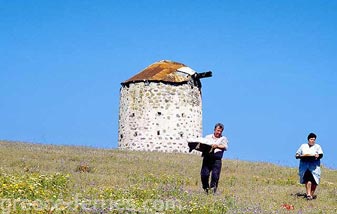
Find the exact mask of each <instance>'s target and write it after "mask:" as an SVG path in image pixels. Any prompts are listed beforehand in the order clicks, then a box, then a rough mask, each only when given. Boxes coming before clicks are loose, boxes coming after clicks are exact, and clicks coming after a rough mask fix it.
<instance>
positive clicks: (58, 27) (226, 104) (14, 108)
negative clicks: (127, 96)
mask: <svg viewBox="0 0 337 214" xmlns="http://www.w3.org/2000/svg"><path fill="white" fill-rule="evenodd" d="M336 11H337V1H324V0H321V1H318V0H316V1H313V0H283V1H271V0H260V1H253V0H252V1H243V0H242V1H241V0H235V1H226V0H224V1H218V0H214V1H200V0H194V1H187V0H179V1H178V0H177V1H175V0H171V1H168V0H166V1H165V0H137V1H127V0H114V1H108V0H98V1H88V0H81V1H65V0H59V1H42V0H34V1H31V0H28V1H23V0H21V1H19V0H11V1H8V0H7V1H5V0H0V81H1V84H0V118H1V119H0V139H2V140H13V141H23V142H35V143H47V144H58V145H83V146H93V147H102V148H117V133H118V108H119V89H120V87H121V85H120V83H121V82H123V81H124V80H126V79H128V78H130V77H132V76H133V75H135V74H136V73H138V72H139V71H141V70H142V69H144V68H145V67H147V66H148V65H150V64H152V63H154V62H156V61H159V60H163V59H167V60H173V61H177V62H181V63H184V64H186V65H188V66H190V67H191V68H193V69H194V70H196V71H198V72H205V71H209V70H211V71H213V77H211V78H207V79H202V94H203V128H204V133H203V134H204V135H206V134H208V133H212V131H213V125H214V124H215V123H216V122H218V121H219V122H223V123H224V124H225V132H224V134H225V135H226V136H227V137H228V138H229V141H230V148H229V151H228V152H226V153H225V156H224V157H225V158H230V159H239V160H248V161H263V162H272V163H276V164H281V165H287V166H297V164H298V161H297V160H295V159H294V153H295V152H296V150H297V148H298V147H299V146H300V145H301V144H302V143H306V142H307V141H306V137H307V135H308V133H309V132H315V133H316V134H317V135H318V138H317V143H319V144H320V145H321V146H322V148H323V151H324V153H325V156H324V158H323V160H322V162H323V164H324V165H325V166H328V167H330V168H337V162H336V158H335V157H334V154H336V153H337V147H336V145H334V144H335V142H334V141H335V139H334V138H335V133H336V129H337V125H336V124H337V123H336V121H337V113H336V109H337V59H336V57H337V54H336V51H337V26H336V23H335V20H337V17H336V16H337V14H336Z"/></svg>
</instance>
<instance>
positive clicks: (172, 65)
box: [122, 60, 196, 84]
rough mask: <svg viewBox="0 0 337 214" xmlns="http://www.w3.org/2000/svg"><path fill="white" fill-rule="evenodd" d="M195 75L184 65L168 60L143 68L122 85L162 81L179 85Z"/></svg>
mask: <svg viewBox="0 0 337 214" xmlns="http://www.w3.org/2000/svg"><path fill="white" fill-rule="evenodd" d="M194 73H196V72H195V71H194V70H193V69H191V68H189V67H187V66H186V65H184V64H182V63H179V62H173V61H169V60H162V61H159V62H156V63H153V64H152V65H150V66H148V67H147V68H145V69H144V70H143V71H141V72H139V73H138V74H136V75H135V76H133V77H131V78H130V79H128V80H126V81H124V82H123V83H122V84H127V83H130V82H138V81H164V82H173V83H180V82H185V81H188V80H189V79H190V78H191V75H192V74H194Z"/></svg>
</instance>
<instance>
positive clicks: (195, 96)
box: [118, 60, 212, 153]
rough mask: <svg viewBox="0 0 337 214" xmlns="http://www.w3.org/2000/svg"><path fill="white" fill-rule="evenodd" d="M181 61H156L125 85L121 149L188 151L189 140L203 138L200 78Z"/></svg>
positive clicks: (200, 75) (119, 140)
mask: <svg viewBox="0 0 337 214" xmlns="http://www.w3.org/2000/svg"><path fill="white" fill-rule="evenodd" d="M210 76H212V72H205V73H197V72H195V71H194V70H193V69H191V68H189V67H187V66H186V65H184V64H182V63H178V62H172V61H168V60H163V61H159V62H156V63H154V64H152V65H150V66H148V67H147V68H145V69H144V70H143V71H141V72H139V73H138V74H136V75H135V76H133V77H131V78H130V79H128V80H126V81H124V82H122V83H121V85H122V87H121V89H120V106H119V129H118V147H119V148H120V149H127V150H137V151H161V152H183V153H186V152H188V146H187V143H186V139H187V138H195V137H201V136H202V99H201V82H200V79H201V78H204V77H210Z"/></svg>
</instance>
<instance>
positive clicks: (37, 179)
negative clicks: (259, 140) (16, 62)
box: [0, 141, 337, 213]
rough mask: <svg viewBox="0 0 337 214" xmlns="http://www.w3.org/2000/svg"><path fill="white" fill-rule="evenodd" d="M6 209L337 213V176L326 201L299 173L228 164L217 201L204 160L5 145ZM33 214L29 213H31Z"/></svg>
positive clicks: (326, 179)
mask: <svg viewBox="0 0 337 214" xmlns="http://www.w3.org/2000/svg"><path fill="white" fill-rule="evenodd" d="M0 148H1V149H0V164H1V165H0V198H1V203H0V210H1V211H2V212H7V213H30V212H31V213H337V209H336V207H337V199H336V198H337V197H336V196H337V171H334V170H329V169H326V168H324V167H323V169H322V180H321V184H320V186H319V187H318V190H317V194H318V198H317V199H316V200H313V201H306V200H305V199H303V198H300V197H296V196H293V194H296V193H297V192H304V187H303V186H302V185H300V184H299V183H298V176H297V169H296V168H287V167H281V166H277V165H273V164H269V163H253V162H243V161H238V160H227V159H224V160H223V169H222V174H221V179H220V183H219V191H218V193H217V194H216V195H205V194H204V193H203V191H202V190H201V187H200V186H201V184H200V176H199V174H200V166H201V160H202V159H201V157H200V156H199V155H192V154H165V153H156V152H151V153H150V152H130V151H120V150H108V149H94V148H86V147H71V146H52V145H40V144H26V143H14V142H1V141H0ZM27 211H28V212H27Z"/></svg>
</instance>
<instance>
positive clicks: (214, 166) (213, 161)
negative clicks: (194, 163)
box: [200, 154, 222, 192]
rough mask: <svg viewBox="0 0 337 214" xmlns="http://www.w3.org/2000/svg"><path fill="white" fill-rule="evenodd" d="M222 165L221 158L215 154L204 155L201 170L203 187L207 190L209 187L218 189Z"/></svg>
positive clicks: (214, 189)
mask: <svg viewBox="0 0 337 214" xmlns="http://www.w3.org/2000/svg"><path fill="white" fill-rule="evenodd" d="M221 166H222V161H221V158H215V157H214V156H213V155H208V154H207V155H205V156H204V159H203V161H202V167H201V172H200V174H201V182H202V188H203V189H204V190H206V191H207V190H208V189H209V188H213V191H214V192H215V191H216V189H217V187H218V182H219V178H220V172H221ZM211 172H212V176H211V183H210V184H209V175H210V173H211Z"/></svg>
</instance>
